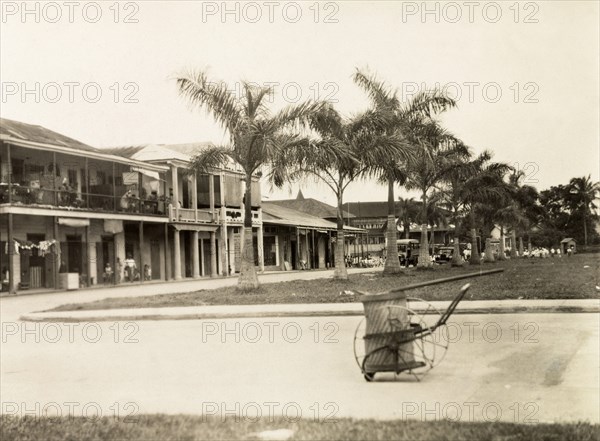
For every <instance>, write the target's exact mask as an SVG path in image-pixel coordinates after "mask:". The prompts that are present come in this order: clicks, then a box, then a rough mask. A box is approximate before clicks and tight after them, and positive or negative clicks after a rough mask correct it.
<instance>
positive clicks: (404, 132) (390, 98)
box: [354, 69, 456, 274]
mask: <svg viewBox="0 0 600 441" xmlns="http://www.w3.org/2000/svg"><path fill="white" fill-rule="evenodd" d="M354 82H355V83H356V84H358V85H359V86H360V87H361V88H362V89H364V90H365V92H367V94H368V96H369V98H370V100H371V103H372V105H373V107H374V108H375V110H377V111H380V112H386V113H389V114H391V118H390V119H389V122H390V123H389V125H388V127H386V128H385V129H386V132H387V133H389V134H393V133H396V134H398V135H399V136H401V137H402V138H404V139H406V143H405V144H404V148H403V149H402V150H401V156H399V157H396V158H394V160H392V161H388V162H386V163H380V164H375V166H374V168H373V172H374V173H375V174H376V175H378V176H379V180H380V182H381V183H383V184H386V185H387V187H388V219H387V229H386V241H387V247H386V253H387V254H386V261H385V267H384V269H383V272H384V274H395V273H399V272H400V271H401V269H400V261H399V260H398V245H397V230H396V213H395V211H396V210H395V208H396V207H395V200H394V185H395V184H397V183H399V184H403V183H404V182H405V181H406V178H407V176H408V168H409V164H410V162H411V161H412V160H413V158H414V157H415V156H416V155H417V154H418V143H417V142H416V140H415V139H414V132H415V127H416V126H418V125H421V124H423V123H424V122H426V121H428V120H430V119H431V117H432V115H434V114H437V113H440V112H443V111H445V110H446V109H448V108H450V107H454V106H455V105H456V103H455V101H454V100H453V99H451V98H449V97H448V96H447V95H446V94H444V93H442V92H441V91H438V90H427V91H422V92H419V93H418V94H416V95H415V96H413V97H412V99H410V100H409V101H407V102H404V103H403V102H401V101H400V100H399V99H398V91H397V90H395V89H391V88H390V87H388V86H387V85H386V84H385V83H384V82H381V81H379V80H378V79H377V78H376V76H375V75H370V74H368V73H366V72H363V71H361V70H359V69H357V70H356V72H355V73H354Z"/></svg>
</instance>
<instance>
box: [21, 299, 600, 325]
mask: <svg viewBox="0 0 600 441" xmlns="http://www.w3.org/2000/svg"><path fill="white" fill-rule="evenodd" d="M431 304H432V305H433V306H434V307H435V308H436V309H437V310H438V311H442V312H443V311H444V310H446V308H447V307H448V305H449V304H450V302H449V301H444V302H431ZM424 309H425V308H424V307H423V305H421V306H420V307H419V306H417V307H415V310H416V311H417V312H422V311H424ZM429 312H430V313H432V311H431V310H430V311H429ZM574 312H576V313H598V312H600V300H597V299H583V300H470V301H469V300H465V301H463V302H461V303H460V304H459V305H458V307H457V308H456V311H455V312H454V313H455V314H517V313H574ZM361 315H363V306H362V304H361V303H359V302H356V303H322V304H318V303H317V304H310V303H308V304H304V303H300V304H299V303H292V304H277V305H272V304H271V305H211V306H188V307H171V308H131V309H108V310H96V311H56V312H35V313H29V314H24V315H22V316H21V320H25V321H34V322H99V321H135V320H198V319H226V318H265V317H318V316H324V317H333V316H361Z"/></svg>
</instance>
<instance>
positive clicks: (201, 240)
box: [200, 238, 206, 277]
mask: <svg viewBox="0 0 600 441" xmlns="http://www.w3.org/2000/svg"><path fill="white" fill-rule="evenodd" d="M204 267H205V264H204V238H202V239H200V275H201V276H202V277H204V276H206V271H205V269H204Z"/></svg>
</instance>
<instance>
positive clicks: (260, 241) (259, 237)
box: [256, 224, 265, 272]
mask: <svg viewBox="0 0 600 441" xmlns="http://www.w3.org/2000/svg"><path fill="white" fill-rule="evenodd" d="M256 246H257V247H258V267H259V271H261V272H265V244H264V238H263V226H262V224H260V225H259V226H258V231H257V233H256Z"/></svg>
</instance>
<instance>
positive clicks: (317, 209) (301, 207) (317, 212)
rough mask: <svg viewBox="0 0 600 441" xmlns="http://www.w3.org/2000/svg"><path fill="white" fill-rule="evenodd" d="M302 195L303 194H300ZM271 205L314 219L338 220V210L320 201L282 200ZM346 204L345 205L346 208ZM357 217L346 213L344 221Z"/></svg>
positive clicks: (271, 201) (309, 199) (303, 199)
mask: <svg viewBox="0 0 600 441" xmlns="http://www.w3.org/2000/svg"><path fill="white" fill-rule="evenodd" d="M300 194H302V193H300ZM269 202H270V203H273V204H276V205H279V206H280V207H285V208H291V209H292V210H296V211H300V212H302V213H306V214H309V215H311V216H314V217H320V218H322V219H336V218H337V208H336V207H333V206H331V205H329V204H326V203H325V202H321V201H318V200H316V199H312V198H306V199H305V198H302V199H281V200H275V201H273V200H269ZM345 205H346V204H344V206H345ZM349 217H350V218H353V217H355V216H354V215H353V214H350V213H348V212H347V211H344V219H348V218H349Z"/></svg>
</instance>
